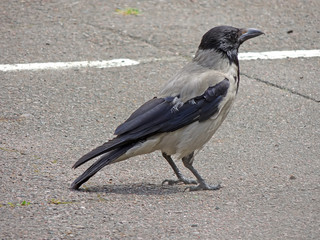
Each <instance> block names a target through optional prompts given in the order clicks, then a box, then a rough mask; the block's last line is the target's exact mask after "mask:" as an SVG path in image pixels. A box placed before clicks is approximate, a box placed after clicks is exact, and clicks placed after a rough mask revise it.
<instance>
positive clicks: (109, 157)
mask: <svg viewBox="0 0 320 240" xmlns="http://www.w3.org/2000/svg"><path fill="white" fill-rule="evenodd" d="M132 146H133V145H132V144H129V145H127V146H125V147H121V148H119V149H116V150H113V151H112V152H110V153H108V154H106V155H104V156H102V157H101V158H100V159H98V160H97V161H96V162H95V163H94V164H92V165H91V166H90V167H89V168H88V169H87V170H86V171H85V172H84V173H83V174H81V175H80V176H79V177H78V178H77V179H76V180H75V181H74V182H73V183H72V184H71V188H72V189H78V188H79V187H80V186H81V185H82V184H83V183H85V182H86V181H88V180H89V179H90V178H91V177H92V176H93V175H94V174H96V173H97V172H98V171H99V170H100V169H101V168H103V167H105V166H106V165H109V164H111V163H112V162H113V161H115V160H116V159H118V158H119V157H121V156H122V155H123V154H125V153H126V152H127V151H128V150H129V149H130V148H132Z"/></svg>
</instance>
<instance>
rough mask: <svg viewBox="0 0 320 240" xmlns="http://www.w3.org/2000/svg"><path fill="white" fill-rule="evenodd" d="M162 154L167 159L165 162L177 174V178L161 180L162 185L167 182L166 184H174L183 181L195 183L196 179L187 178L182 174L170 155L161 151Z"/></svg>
mask: <svg viewBox="0 0 320 240" xmlns="http://www.w3.org/2000/svg"><path fill="white" fill-rule="evenodd" d="M162 156H163V157H164V158H165V159H166V160H167V162H168V163H169V164H170V166H171V167H172V169H173V171H174V173H175V174H176V175H177V177H178V180H170V179H166V180H164V181H163V182H162V185H163V184H165V183H168V185H174V184H178V183H181V182H182V183H184V184H197V183H198V182H197V181H196V180H192V179H188V178H186V177H184V176H183V175H182V173H181V172H180V170H179V168H178V167H177V166H176V164H175V163H174V162H173V160H172V158H171V156H170V155H167V154H166V153H164V152H163V153H162Z"/></svg>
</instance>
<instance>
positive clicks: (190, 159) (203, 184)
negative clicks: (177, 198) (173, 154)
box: [182, 153, 221, 191]
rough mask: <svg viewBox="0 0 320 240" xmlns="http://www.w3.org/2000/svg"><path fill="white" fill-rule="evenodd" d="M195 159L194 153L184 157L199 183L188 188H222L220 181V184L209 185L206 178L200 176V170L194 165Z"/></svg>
mask: <svg viewBox="0 0 320 240" xmlns="http://www.w3.org/2000/svg"><path fill="white" fill-rule="evenodd" d="M193 160H194V156H193V153H191V154H190V155H189V156H187V157H184V158H182V162H183V164H184V166H185V167H186V168H188V169H189V170H190V171H191V172H192V173H193V175H194V176H195V177H196V178H197V180H198V182H199V185H197V186H194V187H188V188H186V189H189V190H190V191H198V190H218V189H220V188H221V185H220V183H219V184H218V185H213V186H210V185H208V184H207V183H206V182H205V180H204V179H203V178H202V177H201V176H200V174H199V173H198V171H197V170H196V169H195V168H194V167H193V166H192V163H193Z"/></svg>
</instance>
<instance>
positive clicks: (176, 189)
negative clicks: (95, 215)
mask: <svg viewBox="0 0 320 240" xmlns="http://www.w3.org/2000/svg"><path fill="white" fill-rule="evenodd" d="M186 187H187V186H186V185H173V186H171V185H161V184H148V183H138V184H112V185H103V186H92V187H86V188H81V189H79V190H78V191H81V192H95V193H99V192H100V193H102V192H103V193H115V194H124V195H130V194H136V195H146V196H148V195H169V194H176V193H182V192H183V191H184V190H185V188H186Z"/></svg>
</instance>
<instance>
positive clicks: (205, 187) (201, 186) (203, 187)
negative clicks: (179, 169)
mask: <svg viewBox="0 0 320 240" xmlns="http://www.w3.org/2000/svg"><path fill="white" fill-rule="evenodd" d="M220 188H222V186H221V183H218V184H217V185H208V184H206V183H200V184H199V185H197V186H191V187H186V188H185V189H184V192H185V191H187V190H189V191H190V192H193V191H200V190H219V189H220Z"/></svg>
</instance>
